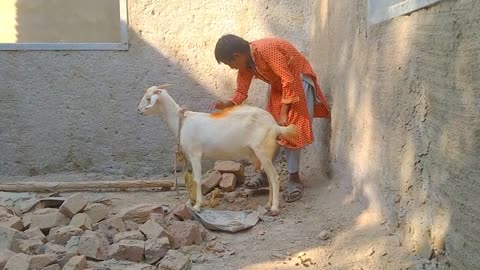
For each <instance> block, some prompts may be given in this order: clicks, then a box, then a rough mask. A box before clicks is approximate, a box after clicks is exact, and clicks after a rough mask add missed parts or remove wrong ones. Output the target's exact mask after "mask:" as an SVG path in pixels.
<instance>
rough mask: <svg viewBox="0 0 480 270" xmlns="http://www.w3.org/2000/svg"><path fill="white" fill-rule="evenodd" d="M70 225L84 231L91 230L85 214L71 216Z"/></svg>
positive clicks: (89, 221) (88, 218)
mask: <svg viewBox="0 0 480 270" xmlns="http://www.w3.org/2000/svg"><path fill="white" fill-rule="evenodd" d="M70 225H73V226H75V227H77V228H80V229H82V230H84V231H85V230H92V220H91V219H90V217H89V216H88V215H87V214H85V213H78V214H76V215H75V216H73V218H72V220H70Z"/></svg>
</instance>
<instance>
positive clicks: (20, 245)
mask: <svg viewBox="0 0 480 270" xmlns="http://www.w3.org/2000/svg"><path fill="white" fill-rule="evenodd" d="M43 244H44V243H43V242H42V241H40V240H38V239H19V240H17V242H16V244H15V250H14V251H16V252H18V253H20V252H21V253H25V254H27V255H36V254H40V253H41V250H42V247H43Z"/></svg>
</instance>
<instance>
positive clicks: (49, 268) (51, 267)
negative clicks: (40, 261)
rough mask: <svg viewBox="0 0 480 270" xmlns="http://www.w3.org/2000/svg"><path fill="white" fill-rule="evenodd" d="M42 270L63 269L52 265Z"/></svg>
mask: <svg viewBox="0 0 480 270" xmlns="http://www.w3.org/2000/svg"><path fill="white" fill-rule="evenodd" d="M42 270H62V268H60V265H58V264H52V265H49V266H47V267H44V268H42Z"/></svg>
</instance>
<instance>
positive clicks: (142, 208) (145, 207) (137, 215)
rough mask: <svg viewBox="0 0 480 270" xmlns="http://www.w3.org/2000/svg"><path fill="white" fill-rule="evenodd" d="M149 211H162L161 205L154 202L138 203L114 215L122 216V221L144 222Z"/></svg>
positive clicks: (148, 215)
mask: <svg viewBox="0 0 480 270" xmlns="http://www.w3.org/2000/svg"><path fill="white" fill-rule="evenodd" d="M151 213H163V208H162V206H161V205H156V204H140V205H135V206H132V207H130V208H127V209H124V210H122V211H121V212H120V213H118V214H117V215H116V216H118V217H120V218H122V220H123V221H126V220H130V221H133V222H135V223H145V222H146V221H147V220H148V218H149V217H150V214H151Z"/></svg>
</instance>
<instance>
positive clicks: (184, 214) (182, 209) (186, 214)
mask: <svg viewBox="0 0 480 270" xmlns="http://www.w3.org/2000/svg"><path fill="white" fill-rule="evenodd" d="M173 214H174V215H175V216H177V217H178V218H179V219H180V220H188V219H192V218H193V216H192V212H191V211H190V209H188V207H187V206H186V205H185V204H179V205H177V206H175V208H173Z"/></svg>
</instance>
